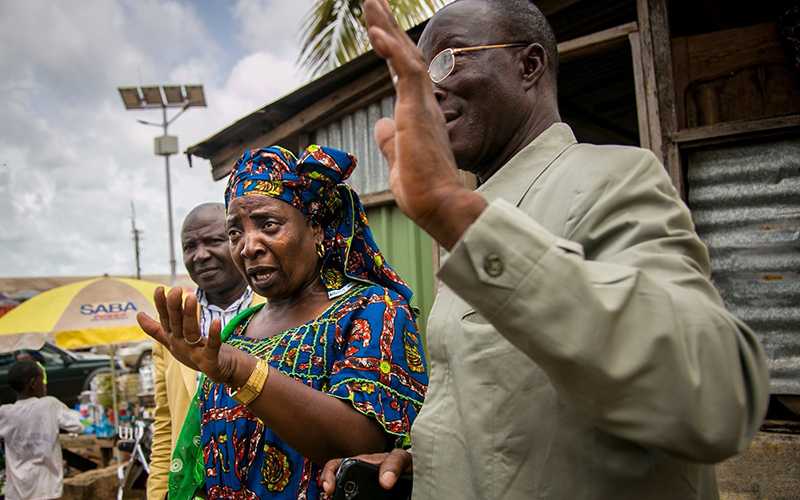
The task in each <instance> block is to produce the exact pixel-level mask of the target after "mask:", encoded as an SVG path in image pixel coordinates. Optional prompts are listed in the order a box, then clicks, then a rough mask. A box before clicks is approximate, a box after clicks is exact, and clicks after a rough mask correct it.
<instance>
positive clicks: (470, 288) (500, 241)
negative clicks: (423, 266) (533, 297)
mask: <svg viewBox="0 0 800 500" xmlns="http://www.w3.org/2000/svg"><path fill="white" fill-rule="evenodd" d="M554 248H559V249H561V250H564V251H567V252H571V253H576V254H580V255H582V253H583V250H582V248H581V246H580V244H578V243H575V242H572V241H567V240H564V239H562V238H559V237H557V236H555V235H553V234H552V233H550V232H549V231H548V230H547V229H545V228H544V227H543V226H542V225H541V224H539V223H537V222H536V221H534V220H533V219H531V218H530V216H529V215H528V214H526V213H525V212H523V211H522V210H520V209H518V208H517V207H515V206H514V205H512V204H511V203H508V202H507V201H505V200H502V199H499V200H495V201H493V202H491V203H490V204H489V206H488V207H487V208H486V209H485V210H484V211H483V213H482V214H481V215H480V216H479V217H478V218H477V219H476V220H475V222H473V223H472V225H470V227H469V228H467V230H466V231H465V232H464V234H463V235H462V237H461V239H460V240H459V241H458V242H457V243H456V245H455V246H454V247H453V249H452V251H451V252H450V254H449V255H448V256H447V257H446V258H445V260H444V262H443V264H442V266H441V268H440V269H439V272H438V277H439V279H441V280H442V282H444V284H445V285H447V286H448V287H449V288H450V289H451V290H453V291H454V292H455V293H456V294H457V295H458V296H459V297H461V298H462V299H463V300H464V301H466V302H467V303H468V304H470V305H471V306H472V307H474V308H475V309H476V310H477V311H479V312H481V314H483V315H484V316H485V317H486V318H487V319H488V318H490V317H492V316H494V315H496V314H497V313H498V312H499V311H500V308H502V307H503V306H504V305H505V304H506V303H507V302H508V300H509V299H510V298H511V296H513V294H514V293H515V291H516V290H517V289H518V288H519V286H520V284H521V283H522V282H523V281H524V280H526V278H527V279H534V278H535V277H534V276H530V278H529V275H531V273H532V272H533V271H534V270H535V269H536V267H537V264H538V263H539V261H540V260H541V259H542V257H544V256H545V255H546V254H547V253H548V252H549V251H551V250H552V249H554Z"/></svg>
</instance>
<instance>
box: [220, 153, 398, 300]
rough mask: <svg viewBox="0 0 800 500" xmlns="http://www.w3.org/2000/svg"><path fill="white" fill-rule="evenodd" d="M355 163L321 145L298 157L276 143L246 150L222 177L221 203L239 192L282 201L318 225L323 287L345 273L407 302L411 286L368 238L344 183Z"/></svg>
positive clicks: (342, 279) (335, 286) (360, 210)
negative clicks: (224, 180)
mask: <svg viewBox="0 0 800 500" xmlns="http://www.w3.org/2000/svg"><path fill="white" fill-rule="evenodd" d="M355 167H356V158H355V157H354V156H353V155H351V154H348V153H345V152H344V151H339V150H337V149H333V148H328V147H323V146H317V145H312V146H309V147H308V148H306V150H305V151H304V152H303V154H302V155H301V156H300V159H299V160H297V159H296V158H295V156H294V155H293V154H292V153H291V151H288V150H286V149H283V148H281V147H279V146H270V147H268V148H261V149H249V150H247V151H245V152H244V154H243V155H242V157H241V158H239V160H238V161H237V162H236V165H235V166H234V168H233V171H232V172H231V176H230V178H229V179H228V187H227V188H226V189H225V208H226V210H227V208H228V206H229V205H230V203H231V200H233V199H235V198H239V197H241V196H250V195H261V196H269V197H271V198H276V199H279V200H283V201H285V202H286V203H288V204H289V205H291V206H293V207H294V208H296V209H297V210H300V212H302V213H303V215H305V216H306V218H307V219H308V220H310V221H311V222H313V223H315V224H319V225H320V226H321V227H322V229H323V232H324V240H323V242H322V244H323V246H324V247H325V254H324V256H323V257H322V273H321V278H322V283H323V284H324V285H325V288H327V289H328V291H329V292H335V291H336V290H339V289H341V288H342V287H343V286H344V285H345V284H346V282H347V279H346V278H350V279H352V280H357V281H364V282H369V283H375V284H377V285H381V286H383V287H385V288H389V289H391V290H394V291H396V292H397V293H399V294H400V295H402V296H404V297H405V298H406V300H409V301H410V300H411V295H412V292H411V289H410V288H408V285H406V283H405V282H404V281H403V280H402V279H401V278H400V276H398V275H397V273H395V271H394V270H393V269H392V268H391V266H389V264H388V263H387V262H386V259H384V257H383V255H382V254H381V252H380V249H379V248H378V245H377V244H376V243H375V239H374V238H373V237H372V231H371V230H370V228H369V225H368V223H367V214H366V213H365V212H364V206H363V205H362V204H361V201H360V200H359V198H358V194H356V192H355V191H353V189H352V188H350V186H348V185H347V184H344V181H345V179H347V178H348V177H349V176H350V174H351V173H352V172H353V169H354V168H355Z"/></svg>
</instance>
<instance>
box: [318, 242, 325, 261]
mask: <svg viewBox="0 0 800 500" xmlns="http://www.w3.org/2000/svg"><path fill="white" fill-rule="evenodd" d="M317 256H318V257H319V258H320V259H321V258H323V257H325V245H323V244H322V243H321V242H320V243H317Z"/></svg>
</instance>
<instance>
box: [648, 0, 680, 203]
mask: <svg viewBox="0 0 800 500" xmlns="http://www.w3.org/2000/svg"><path fill="white" fill-rule="evenodd" d="M636 7H637V17H638V20H639V30H640V32H641V41H642V44H641V47H642V54H641V55H642V68H643V70H644V71H643V73H644V75H645V89H646V92H647V97H648V99H647V111H648V123H649V126H650V127H649V128H650V149H652V150H653V152H654V153H655V154H656V156H658V157H659V158H660V159H661V161H662V162H663V163H664V167H665V168H666V169H667V172H668V173H669V176H670V178H671V179H672V183H673V184H674V186H675V189H676V190H677V191H678V193H680V195H681V196H682V197H684V198H685V196H686V189H685V179H684V174H683V169H682V167H681V158H680V151H678V146H677V144H675V143H674V142H672V140H671V135H672V134H673V133H674V132H675V131H676V130H677V128H678V126H677V122H678V120H677V114H676V112H675V88H674V82H673V78H674V73H673V71H672V50H671V44H670V34H669V17H668V13H667V0H637V1H636Z"/></svg>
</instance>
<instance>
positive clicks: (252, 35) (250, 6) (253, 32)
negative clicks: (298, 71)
mask: <svg viewBox="0 0 800 500" xmlns="http://www.w3.org/2000/svg"><path fill="white" fill-rule="evenodd" d="M311 6H312V1H311V0H293V1H287V0H280V1H275V0H238V1H237V2H236V6H235V8H234V15H235V16H236V19H237V21H238V24H239V26H240V31H239V42H240V43H241V44H242V45H243V46H244V47H246V48H247V49H249V50H251V51H254V52H258V51H262V50H268V51H270V52H273V53H277V54H281V55H283V56H291V57H292V58H296V57H297V54H298V53H299V49H298V47H299V43H300V42H299V40H300V27H301V24H302V20H303V18H304V17H305V15H306V13H307V12H308V11H309V9H310V8H311ZM293 60H294V59H293Z"/></svg>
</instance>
